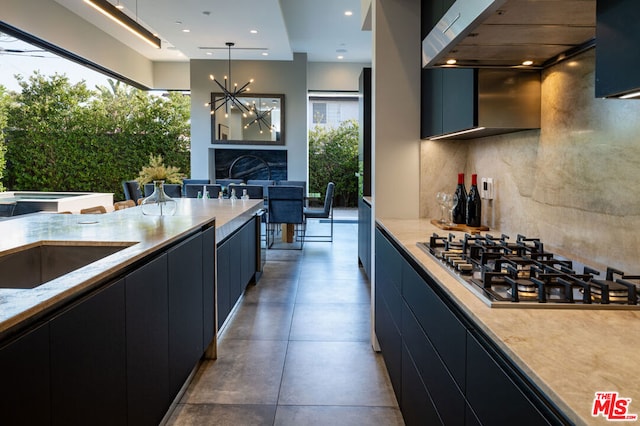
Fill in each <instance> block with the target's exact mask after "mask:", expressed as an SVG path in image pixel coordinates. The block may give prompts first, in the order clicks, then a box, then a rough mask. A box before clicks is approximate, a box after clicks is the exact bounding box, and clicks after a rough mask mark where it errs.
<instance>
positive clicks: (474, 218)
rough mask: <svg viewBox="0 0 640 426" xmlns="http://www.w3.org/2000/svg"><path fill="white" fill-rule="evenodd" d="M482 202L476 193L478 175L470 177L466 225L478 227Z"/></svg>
mask: <svg viewBox="0 0 640 426" xmlns="http://www.w3.org/2000/svg"><path fill="white" fill-rule="evenodd" d="M481 215H482V200H481V199H480V193H479V192H478V175H471V188H470V189H469V195H468V196H467V225H468V226H475V227H478V226H480V218H481Z"/></svg>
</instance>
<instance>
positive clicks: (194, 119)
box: [190, 53, 308, 180]
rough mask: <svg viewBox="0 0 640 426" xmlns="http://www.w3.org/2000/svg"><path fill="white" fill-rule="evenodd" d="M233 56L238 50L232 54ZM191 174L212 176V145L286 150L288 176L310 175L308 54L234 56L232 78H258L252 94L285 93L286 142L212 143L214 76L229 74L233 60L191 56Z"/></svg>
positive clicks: (217, 146)
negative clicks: (255, 58)
mask: <svg viewBox="0 0 640 426" xmlns="http://www.w3.org/2000/svg"><path fill="white" fill-rule="evenodd" d="M232 58H233V55H232ZM190 71H191V176H192V177H194V178H209V179H213V178H214V174H215V170H214V167H213V163H212V159H211V158H210V152H211V153H212V151H213V148H239V149H242V148H244V149H286V150H287V151H288V154H287V155H288V178H289V179H290V180H307V167H308V166H307V164H308V154H307V55H306V54H304V53H296V54H294V58H293V61H290V62H288V61H233V59H232V70H231V72H232V79H233V80H232V82H237V83H238V84H244V83H245V82H247V81H249V79H251V78H253V79H254V82H253V83H252V84H251V92H252V93H275V94H278V93H282V94H284V95H285V145H284V146H283V145H268V146H265V145H212V144H211V115H210V110H209V107H206V106H205V104H206V103H208V102H209V100H210V98H211V92H219V89H218V88H217V86H216V85H215V83H214V82H212V81H211V80H210V79H209V75H210V74H213V75H216V76H224V75H226V74H228V62H227V61H226V60H224V61H217V60H216V61H208V60H193V61H191V67H190Z"/></svg>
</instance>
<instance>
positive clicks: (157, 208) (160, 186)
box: [140, 180, 178, 216]
mask: <svg viewBox="0 0 640 426" xmlns="http://www.w3.org/2000/svg"><path fill="white" fill-rule="evenodd" d="M140 207H141V208H142V214H144V215H146V216H173V215H174V214H175V213H176V209H177V208H178V203H177V202H176V200H174V199H173V198H171V197H169V196H168V195H167V194H166V193H165V192H164V181H163V180H154V181H153V194H151V195H149V196H148V197H147V198H145V199H143V200H142V203H141V205H140Z"/></svg>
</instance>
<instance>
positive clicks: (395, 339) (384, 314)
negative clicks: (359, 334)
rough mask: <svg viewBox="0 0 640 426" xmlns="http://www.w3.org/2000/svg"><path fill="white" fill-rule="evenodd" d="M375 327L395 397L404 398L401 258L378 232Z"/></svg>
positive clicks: (376, 241) (400, 399) (376, 242)
mask: <svg viewBox="0 0 640 426" xmlns="http://www.w3.org/2000/svg"><path fill="white" fill-rule="evenodd" d="M375 244H376V258H380V259H384V261H376V286H375V308H376V313H375V330H376V337H377V338H378V343H379V344H380V349H381V351H382V357H383V359H384V362H385V365H386V366H387V370H388V371H389V378H390V379H391V384H392V385H393V390H394V391H395V394H396V398H397V399H398V401H402V339H401V334H400V330H401V318H402V296H401V287H400V286H401V284H402V282H401V280H402V258H401V257H400V254H399V253H398V252H397V251H396V250H395V249H394V248H393V246H391V244H390V243H389V242H388V241H387V240H386V239H385V238H384V237H382V236H381V234H379V231H376V239H375Z"/></svg>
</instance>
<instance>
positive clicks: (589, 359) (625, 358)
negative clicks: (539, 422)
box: [377, 219, 640, 424]
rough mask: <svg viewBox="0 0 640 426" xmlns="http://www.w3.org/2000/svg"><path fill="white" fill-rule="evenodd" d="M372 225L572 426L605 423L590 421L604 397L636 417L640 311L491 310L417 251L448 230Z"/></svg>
mask: <svg viewBox="0 0 640 426" xmlns="http://www.w3.org/2000/svg"><path fill="white" fill-rule="evenodd" d="M377 224H378V225H381V226H382V227H383V228H384V229H385V230H386V231H387V232H388V233H389V234H390V235H392V236H393V238H394V239H395V240H396V241H397V242H398V243H399V244H400V245H401V246H402V247H404V248H405V250H406V251H407V252H408V253H409V254H410V255H411V256H412V257H413V258H414V259H415V260H416V261H417V262H418V263H419V264H421V265H422V266H423V267H424V268H425V269H426V270H427V271H429V273H430V274H431V276H432V277H433V278H434V279H435V280H436V282H437V283H438V284H439V285H440V286H441V287H442V289H443V290H444V291H445V292H446V293H447V294H448V295H449V296H450V297H451V298H452V299H453V301H455V302H456V303H457V304H458V306H459V307H460V308H461V309H462V311H463V312H464V313H466V314H467V316H468V317H469V318H471V319H472V320H473V321H474V322H475V323H476V324H477V326H478V327H479V328H480V329H481V330H482V331H484V332H485V333H486V334H487V335H488V336H489V337H491V338H492V339H493V340H494V341H495V342H496V343H497V344H498V346H499V347H500V348H501V349H502V350H503V351H504V352H505V353H506V354H507V355H508V356H509V357H510V358H511V359H512V360H513V361H514V362H515V364H516V365H517V366H518V367H519V368H520V369H521V370H522V371H523V372H524V373H525V374H527V375H528V376H529V378H530V379H531V381H532V382H533V383H534V384H536V385H537V386H538V387H539V388H540V389H541V390H542V391H543V392H544V393H545V394H547V395H548V396H549V398H550V399H551V400H553V401H554V402H555V403H556V405H557V406H558V407H559V408H560V409H561V410H562V411H563V412H564V413H565V414H566V415H567V416H568V417H569V418H570V419H571V420H572V421H574V422H575V423H576V424H610V422H608V421H606V420H605V419H604V417H602V416H599V417H597V418H594V417H592V416H591V410H592V406H593V400H594V396H595V393H596V392H601V391H614V392H618V393H619V397H621V398H623V397H624V398H631V399H632V401H631V404H630V406H629V414H640V379H639V378H638V371H640V357H639V354H640V332H639V331H638V328H639V327H640V311H615V310H606V311H605V310H577V309H571V310H570V309H553V308H541V309H512V308H490V307H489V306H487V305H486V304H485V303H484V302H483V301H481V300H480V299H479V298H478V297H477V296H476V295H475V294H473V293H472V292H471V291H470V290H469V289H467V288H466V287H465V286H464V285H462V284H461V283H460V282H459V281H458V280H457V279H456V278H455V277H453V276H452V275H451V274H450V272H449V271H447V269H446V268H445V267H443V266H442V265H441V264H439V263H438V262H437V261H435V260H433V259H432V258H430V257H429V256H428V255H427V254H425V253H424V252H423V251H422V250H421V249H420V248H419V247H417V246H416V243H417V242H424V241H428V240H429V236H431V235H432V234H433V233H434V232H437V233H439V234H440V235H443V234H444V233H446V231H442V230H441V229H438V228H436V227H435V226H434V225H432V224H431V223H430V221H429V220H428V219H411V220H406V219H378V220H377ZM492 232H493V233H495V234H498V235H499V231H495V230H493V231H492ZM459 234H460V235H461V236H462V235H463V234H462V233H459Z"/></svg>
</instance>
